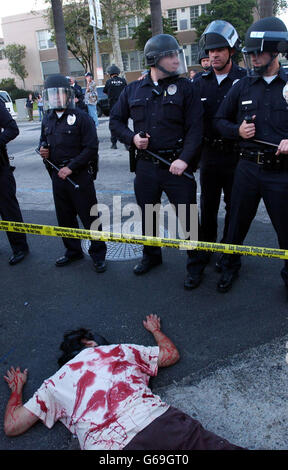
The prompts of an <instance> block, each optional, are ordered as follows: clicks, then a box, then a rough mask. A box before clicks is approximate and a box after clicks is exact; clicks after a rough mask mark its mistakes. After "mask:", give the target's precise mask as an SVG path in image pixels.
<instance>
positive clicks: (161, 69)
mask: <svg viewBox="0 0 288 470" xmlns="http://www.w3.org/2000/svg"><path fill="white" fill-rule="evenodd" d="M155 67H156V68H157V69H158V70H160V71H161V72H163V73H165V74H166V75H168V76H169V77H175V76H176V75H179V73H178V72H168V70H166V69H164V67H162V65H159V64H156V65H155Z"/></svg>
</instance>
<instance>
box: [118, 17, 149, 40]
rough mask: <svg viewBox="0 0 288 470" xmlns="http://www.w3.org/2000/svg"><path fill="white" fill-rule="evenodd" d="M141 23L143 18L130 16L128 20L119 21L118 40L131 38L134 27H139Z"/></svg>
mask: <svg viewBox="0 0 288 470" xmlns="http://www.w3.org/2000/svg"><path fill="white" fill-rule="evenodd" d="M142 21H143V18H140V17H139V16H130V17H129V18H124V19H123V20H121V21H120V22H119V38H120V39H127V38H131V37H132V36H133V34H134V31H135V28H136V26H139V24H140V23H142Z"/></svg>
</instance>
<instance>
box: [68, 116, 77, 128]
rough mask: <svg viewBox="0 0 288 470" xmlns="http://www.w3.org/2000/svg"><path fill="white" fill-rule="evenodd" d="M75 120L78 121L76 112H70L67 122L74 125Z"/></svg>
mask: <svg viewBox="0 0 288 470" xmlns="http://www.w3.org/2000/svg"><path fill="white" fill-rule="evenodd" d="M75 121H76V116H75V114H68V116H67V124H69V126H73V124H75Z"/></svg>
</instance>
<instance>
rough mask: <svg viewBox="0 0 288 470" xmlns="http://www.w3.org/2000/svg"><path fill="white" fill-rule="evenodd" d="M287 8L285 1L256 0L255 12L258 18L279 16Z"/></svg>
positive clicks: (287, 4)
mask: <svg viewBox="0 0 288 470" xmlns="http://www.w3.org/2000/svg"><path fill="white" fill-rule="evenodd" d="M287 8H288V2H287V1H286V0H258V1H257V11H258V14H259V17H260V18H265V17H267V16H273V15H275V16H276V15H279V14H280V13H282V12H283V11H285V10H286V9H287Z"/></svg>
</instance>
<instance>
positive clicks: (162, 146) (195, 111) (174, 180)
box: [110, 73, 203, 272]
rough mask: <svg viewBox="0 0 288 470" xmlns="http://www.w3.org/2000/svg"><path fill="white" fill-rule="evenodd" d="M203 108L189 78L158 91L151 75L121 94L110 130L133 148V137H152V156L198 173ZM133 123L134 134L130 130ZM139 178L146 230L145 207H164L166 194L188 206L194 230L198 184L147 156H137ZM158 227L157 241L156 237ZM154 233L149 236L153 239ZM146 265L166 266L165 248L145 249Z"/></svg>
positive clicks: (164, 83)
mask: <svg viewBox="0 0 288 470" xmlns="http://www.w3.org/2000/svg"><path fill="white" fill-rule="evenodd" d="M202 114H203V108H202V104H201V100H200V97H199V96H198V95H196V94H195V93H194V92H193V88H192V84H191V83H190V82H189V80H188V79H186V78H180V77H179V76H177V77H170V78H165V79H163V80H159V82H158V85H155V84H154V83H153V81H152V80H151V76H150V73H149V74H147V75H146V76H145V78H144V79H143V80H137V81H135V82H132V83H130V84H129V85H128V86H127V87H126V88H125V89H124V90H123V92H122V93H121V95H120V97H119V99H118V101H117V103H116V104H115V106H114V107H113V109H112V112H111V115H110V128H111V129H112V131H113V132H115V134H116V135H117V137H118V139H119V140H120V142H123V143H124V144H127V145H133V137H134V135H136V134H138V133H139V132H141V131H144V132H147V133H148V134H149V135H150V138H149V146H148V150H150V151H152V152H154V153H156V154H157V153H159V154H160V153H161V154H162V157H164V158H166V160H168V159H169V160H170V163H171V162H172V161H173V160H176V159H178V158H180V159H181V160H184V161H185V162H186V163H187V164H188V165H189V166H188V171H189V170H190V171H191V172H193V171H195V169H196V167H197V163H195V161H194V158H195V156H196V155H197V151H198V149H199V146H200V145H201V140H202ZM129 118H131V119H132V120H133V124H134V131H132V130H131V129H129V127H128V120H129ZM136 159H137V163H136V177H135V182H134V190H135V195H136V200H137V203H138V205H139V206H140V208H141V210H142V227H143V229H144V227H145V205H146V204H152V205H155V204H159V203H160V201H161V194H162V191H164V192H165V193H166V194H167V196H168V199H169V201H170V203H171V204H174V205H175V206H176V208H177V207H178V204H185V205H186V231H187V232H188V231H189V230H190V217H189V215H190V210H189V209H190V204H196V182H195V180H194V179H193V180H190V179H189V178H187V177H186V176H184V175H182V176H176V175H173V174H171V173H170V172H169V166H166V165H165V164H162V163H159V161H158V160H153V159H152V158H151V156H150V155H149V154H148V153H146V152H145V151H139V150H137V151H136ZM155 231H156V229H155V227H154V233H153V234H154V235H155ZM153 234H152V233H150V235H153ZM188 255H189V258H188V265H187V269H188V271H189V272H190V271H191V270H192V269H193V267H194V264H197V260H196V257H195V253H194V252H191V251H188ZM143 259H146V260H147V259H148V260H149V262H150V263H151V264H158V263H161V262H162V254H161V248H159V247H152V246H145V247H144V252H143Z"/></svg>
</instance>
